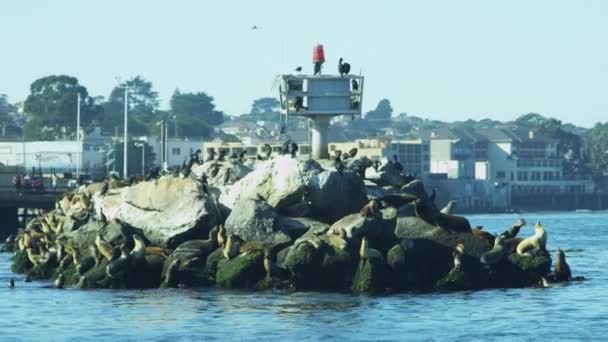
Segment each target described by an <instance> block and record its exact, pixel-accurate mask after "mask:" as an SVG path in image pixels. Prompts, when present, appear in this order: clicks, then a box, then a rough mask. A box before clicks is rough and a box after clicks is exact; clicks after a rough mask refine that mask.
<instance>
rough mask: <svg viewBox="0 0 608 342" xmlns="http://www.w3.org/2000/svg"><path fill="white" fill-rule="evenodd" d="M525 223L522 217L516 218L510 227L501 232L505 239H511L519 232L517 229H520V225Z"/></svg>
mask: <svg viewBox="0 0 608 342" xmlns="http://www.w3.org/2000/svg"><path fill="white" fill-rule="evenodd" d="M525 225H526V220H524V219H519V220H517V222H515V223H514V224H513V225H512V226H511V228H509V229H507V230H505V231H504V232H502V234H500V235H502V236H503V237H504V238H505V239H513V238H514V237H516V236H517V234H518V233H519V230H520V229H521V227H523V226H525Z"/></svg>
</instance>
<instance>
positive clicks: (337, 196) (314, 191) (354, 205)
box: [310, 171, 367, 222]
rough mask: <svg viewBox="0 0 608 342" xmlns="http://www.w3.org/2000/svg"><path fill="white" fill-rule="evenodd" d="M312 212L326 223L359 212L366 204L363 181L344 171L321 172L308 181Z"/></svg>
mask: <svg viewBox="0 0 608 342" xmlns="http://www.w3.org/2000/svg"><path fill="white" fill-rule="evenodd" d="M310 199H311V202H312V208H313V212H314V213H315V214H316V216H319V217H322V218H323V219H324V220H327V221H328V222H333V221H335V220H338V219H340V218H341V217H344V216H345V215H348V214H352V213H355V212H358V211H359V210H361V208H362V207H363V206H364V205H365V204H367V193H366V191H365V185H364V184H363V180H361V178H360V177H359V176H357V175H356V174H354V173H352V172H350V171H345V172H342V173H340V172H337V171H323V172H321V173H319V174H318V175H316V176H314V177H312V179H311V181H310Z"/></svg>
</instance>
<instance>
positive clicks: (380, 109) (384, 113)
mask: <svg viewBox="0 0 608 342" xmlns="http://www.w3.org/2000/svg"><path fill="white" fill-rule="evenodd" d="M392 115H393V107H392V106H391V102H390V101H389V100H387V99H382V100H380V102H378V105H376V109H374V110H371V111H369V112H367V113H366V114H365V119H366V120H374V121H383V122H389V121H390V120H391V116H392Z"/></svg>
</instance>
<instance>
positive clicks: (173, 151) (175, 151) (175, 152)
mask: <svg viewBox="0 0 608 342" xmlns="http://www.w3.org/2000/svg"><path fill="white" fill-rule="evenodd" d="M181 153H182V151H181V149H180V148H179V147H172V148H171V154H172V155H174V156H179V155H180V154H181Z"/></svg>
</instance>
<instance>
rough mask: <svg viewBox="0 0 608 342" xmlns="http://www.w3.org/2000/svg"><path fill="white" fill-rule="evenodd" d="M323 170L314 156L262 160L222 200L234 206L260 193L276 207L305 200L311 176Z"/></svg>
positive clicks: (284, 206)
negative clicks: (304, 196)
mask: <svg viewBox="0 0 608 342" xmlns="http://www.w3.org/2000/svg"><path fill="white" fill-rule="evenodd" d="M321 171H322V168H321V166H320V165H319V164H318V163H317V162H316V161H314V160H312V159H308V160H298V159H296V158H291V156H277V157H275V158H273V159H270V160H267V161H261V162H258V163H257V164H256V168H255V169H254V170H253V171H252V172H251V173H249V174H247V175H246V176H245V177H244V178H243V179H241V180H240V181H238V182H236V183H235V184H234V185H233V186H232V187H231V188H230V189H229V191H228V192H227V193H226V194H222V196H221V197H220V201H221V202H222V203H223V204H224V205H226V206H227V207H229V208H231V209H232V208H233V207H234V206H235V205H236V203H237V202H238V201H239V199H241V198H256V197H257V195H260V196H261V197H262V198H264V199H265V200H266V202H268V204H269V205H270V206H272V207H274V208H276V209H279V210H280V209H283V208H287V207H289V206H291V205H293V204H296V203H298V202H300V201H301V200H302V197H303V194H304V189H305V188H306V187H307V186H308V183H309V182H310V180H311V178H312V177H313V176H315V175H317V174H319V173H320V172H321Z"/></svg>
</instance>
